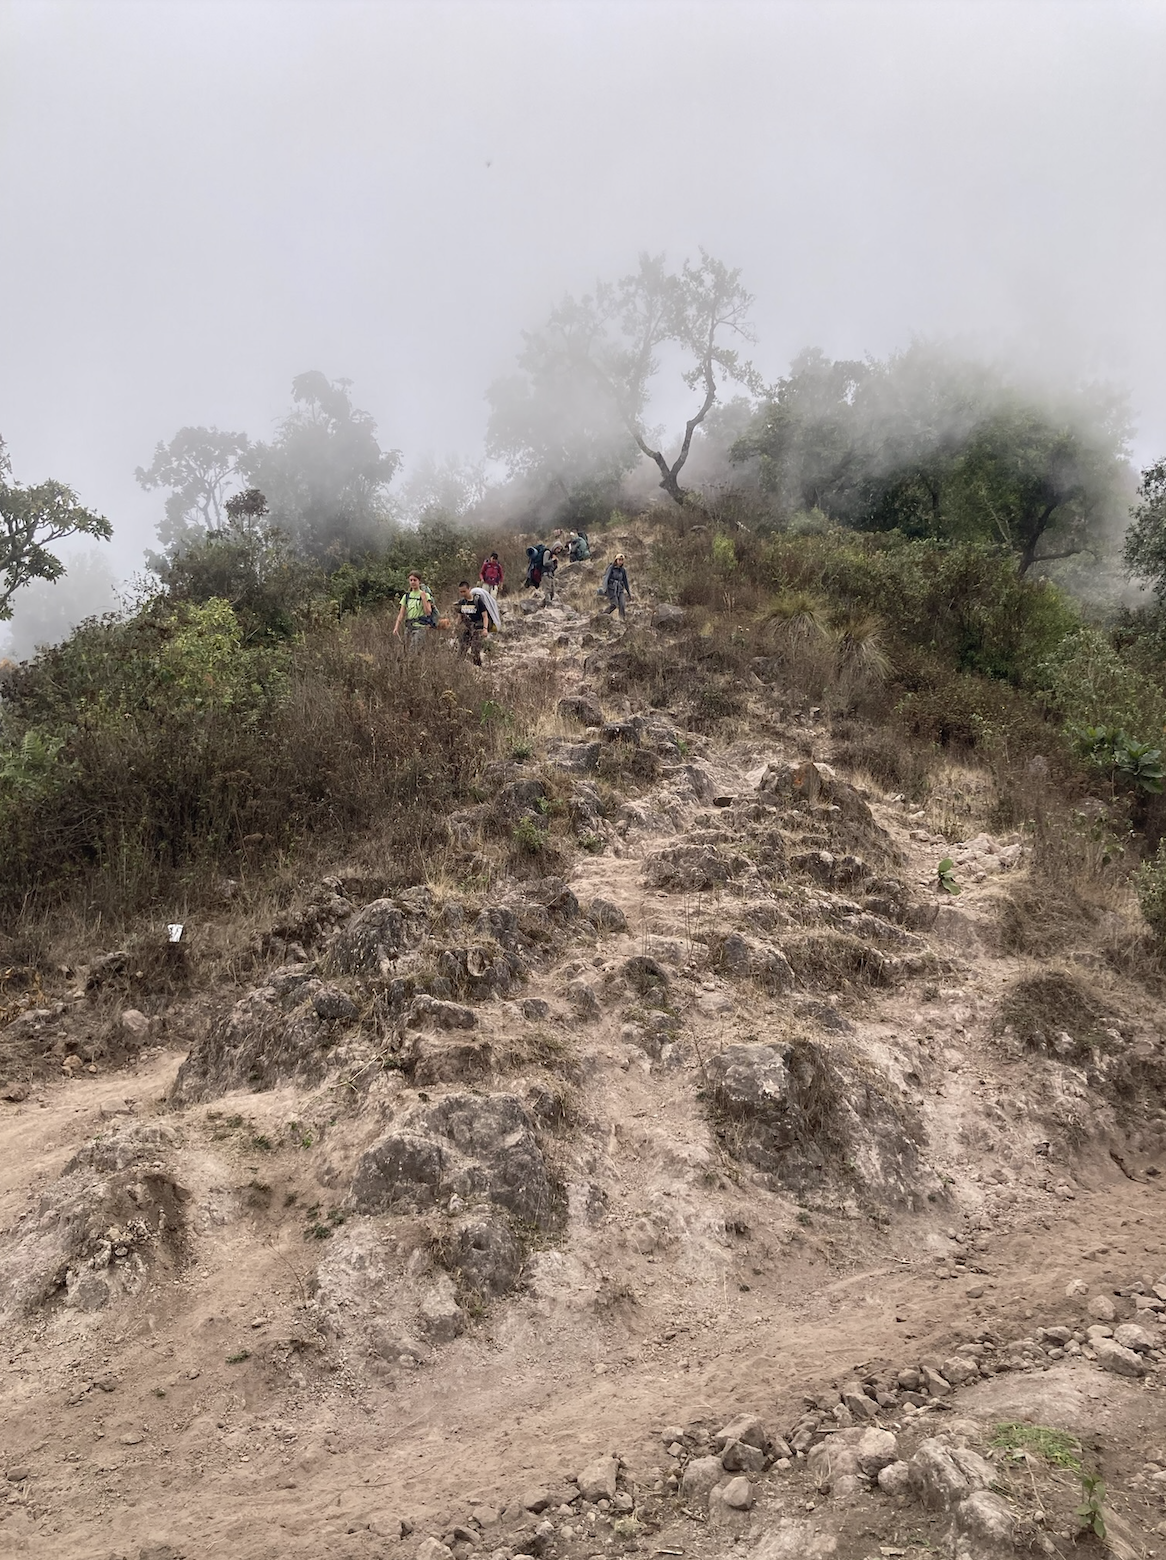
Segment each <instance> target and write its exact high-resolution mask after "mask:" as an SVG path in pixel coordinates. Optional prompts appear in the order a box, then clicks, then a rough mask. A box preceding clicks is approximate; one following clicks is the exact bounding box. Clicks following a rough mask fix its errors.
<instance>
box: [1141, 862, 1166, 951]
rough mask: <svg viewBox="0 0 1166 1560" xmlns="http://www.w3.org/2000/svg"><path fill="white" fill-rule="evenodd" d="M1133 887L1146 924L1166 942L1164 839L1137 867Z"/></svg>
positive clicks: (1165, 863)
mask: <svg viewBox="0 0 1166 1560" xmlns="http://www.w3.org/2000/svg"><path fill="white" fill-rule="evenodd" d="M1134 887H1135V888H1136V889H1137V894H1138V904H1139V905H1140V906H1141V909H1142V914H1143V915H1144V916H1145V918H1146V923H1147V925H1148V926H1149V927H1150V929H1151V931H1153V932H1154V933H1155V934H1156V936H1157V937H1158V939H1159V940H1160V941H1161V942H1163V943H1166V841H1163V843H1162V844H1161V845H1159V846H1158V850H1157V852H1156V854H1155V855H1153V856H1152V857H1151V858H1150V860H1149V861H1144V862H1143V863H1142V865H1141V866H1140V867H1139V868H1138V870H1137V872H1136V873H1135V875H1134Z"/></svg>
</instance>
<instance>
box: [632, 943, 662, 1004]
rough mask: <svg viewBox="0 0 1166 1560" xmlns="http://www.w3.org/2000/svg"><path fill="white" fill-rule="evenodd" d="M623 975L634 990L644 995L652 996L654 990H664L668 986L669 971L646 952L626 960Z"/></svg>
mask: <svg viewBox="0 0 1166 1560" xmlns="http://www.w3.org/2000/svg"><path fill="white" fill-rule="evenodd" d="M623 976H624V979H625V980H626V981H627V983H628V985H629V986H630V987H631V988H632V990H633V991H637V992H639V994H640V996H642V997H646V996H650V995H651V994H652V993H653V992H654V991H664V990H666V989H667V986H668V971H667V970H666V969H665V968H664V966H663V965H662V964H658V963H657V962H656V960H655V959H652V958H649V957H648V955H647V954H644V953H639V954H636V956H635V957H634V958H631V959H625V960H624V963H623Z"/></svg>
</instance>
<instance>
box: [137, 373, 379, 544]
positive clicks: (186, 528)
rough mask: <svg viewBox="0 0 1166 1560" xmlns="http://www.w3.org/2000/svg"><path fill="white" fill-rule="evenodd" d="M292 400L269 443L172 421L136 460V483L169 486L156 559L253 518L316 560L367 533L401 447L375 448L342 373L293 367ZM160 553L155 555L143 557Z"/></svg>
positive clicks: (245, 528) (372, 532)
mask: <svg viewBox="0 0 1166 1560" xmlns="http://www.w3.org/2000/svg"><path fill="white" fill-rule="evenodd" d="M292 403H293V404H292V410H291V411H290V412H289V413H288V414H287V416H286V417H285V418H284V419H283V420H282V422H281V423H280V424H279V427H278V429H277V431H276V435H275V437H274V438H273V439H272V440H271V441H270V442H269V443H262V442H259V443H256V442H253V441H252V440H251V439H250V438H248V436H247V435H246V434H245V433H223V432H221V431H220V430H219V429H218V428H180V429H179V430H178V432H177V433H176V434H175V435H174V437H173V438H172V439H171V440H170V442H169V443H168V444H163V443H159V444H158V445H157V446H156V448H155V450H154V459H153V461H152V463H151V464H150V466H149V467H147V468H143V467H141V466H139V467H138V469H137V471H136V472H135V476H136V477H137V480H138V481H139V482H140V483H141V485H142V486H143V487H144V488H146V489H148V490H149V489H154V488H168V489H169V490H170V492H169V497H168V498H167V499H166V512H165V516H164V518H163V519H162V520H161V522H160V523H159V525H158V536H159V539H160V540H161V542H162V544H163V550H164V556H165V558H167V559H170V560H171V561H172V560H173V559H174V558H175V557H177V556H178V555H179V554H180V553H181V552H183V551H184V550H185V549H188V548H190V547H194V546H197V545H200V544H201V543H203V542H205V541H206V540H207V539H208V537H213V536H215V535H217V534H219V533H235V532H239V533H246V532H250V531H253V530H254V529H255V528H256V527H257V526H259V525H260V522H262V523H263V528H264V529H271V528H274V529H276V530H279V531H281V532H282V533H283V534H284V535H285V536H286V537H287V538H288V540H289V542H290V543H291V545H292V546H293V547H294V548H295V549H296V550H297V551H298V552H300V553H302V554H303V555H305V556H306V557H309V558H313V559H316V560H321V561H322V560H325V559H332V560H333V561H341V560H343V559H345V558H349V557H353V556H355V555H357V554H359V553H360V552H362V551H364V550H366V549H367V548H368V547H369V546H370V544H371V543H372V542H374V541H375V539H376V537H377V535H378V534H379V532H380V531H381V529H382V528H383V525H384V522H385V520H386V518H387V503H386V496H385V495H386V489H387V487H388V484H389V482H390V481H391V480H392V478H393V476H394V474H395V473H396V471H397V468H398V466H399V465H400V463H401V455H400V451H398V450H383V449H382V448H381V446H380V443H379V442H378V439H377V428H376V423H375V422H374V420H373V418H372V416H371V415H370V414H369V413H368V412H363V411H360V410H359V409H358V408H357V407H354V406H353V404H352V397H351V395H350V394H349V381H348V380H346V379H337V380H330V379H327V378H326V377H325V376H324V375H323V374H321V373H319V372H318V371H317V370H312V371H310V372H308V373H306V374H299V375H298V376H297V377H296V378H295V379H293V380H292ZM232 490H234V491H232ZM162 561H163V560H160V559H158V558H157V557H156V556H155V557H154V558H152V560H151V562H152V566H153V567H155V568H156V567H158V565H159V563H160V562H162Z"/></svg>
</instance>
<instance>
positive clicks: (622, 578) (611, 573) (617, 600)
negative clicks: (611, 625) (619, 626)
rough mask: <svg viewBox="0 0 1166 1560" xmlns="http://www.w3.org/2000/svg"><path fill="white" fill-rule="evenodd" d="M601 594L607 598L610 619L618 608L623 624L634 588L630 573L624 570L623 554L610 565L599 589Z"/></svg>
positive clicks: (619, 554) (618, 554)
mask: <svg viewBox="0 0 1166 1560" xmlns="http://www.w3.org/2000/svg"><path fill="white" fill-rule="evenodd" d="M599 594H600V595H601V596H606V597H607V601H608V607H607V615H608V617H610V616H611V614H612V613H613V612H614V611H615V610H616V608H617V607H618V608H619V618H620V622H621V623H622V622H623V621H624V617H625V613H624V607H625V606H626V605H627V603H628V602H629V601H630V600H631V599H632V588H631V586H630V585H629V584H628V571H627V570H626V569H625V568H624V561H623V553H616V555H615V561H614V562H613V563H609V564H608V566H607V572H606V573H605V574H604V576H603V584H602V585H601V586H600V587H599Z"/></svg>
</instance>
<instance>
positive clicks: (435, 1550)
mask: <svg viewBox="0 0 1166 1560" xmlns="http://www.w3.org/2000/svg"><path fill="white" fill-rule="evenodd" d="M417 1560H454V1555H453V1550H452V1549H451V1548H450V1547H449V1545H448V1544H443V1543H442V1542H441V1540H440V1538H423V1539H422V1540H421V1542H420V1543H419V1544H418V1545H417Z"/></svg>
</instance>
